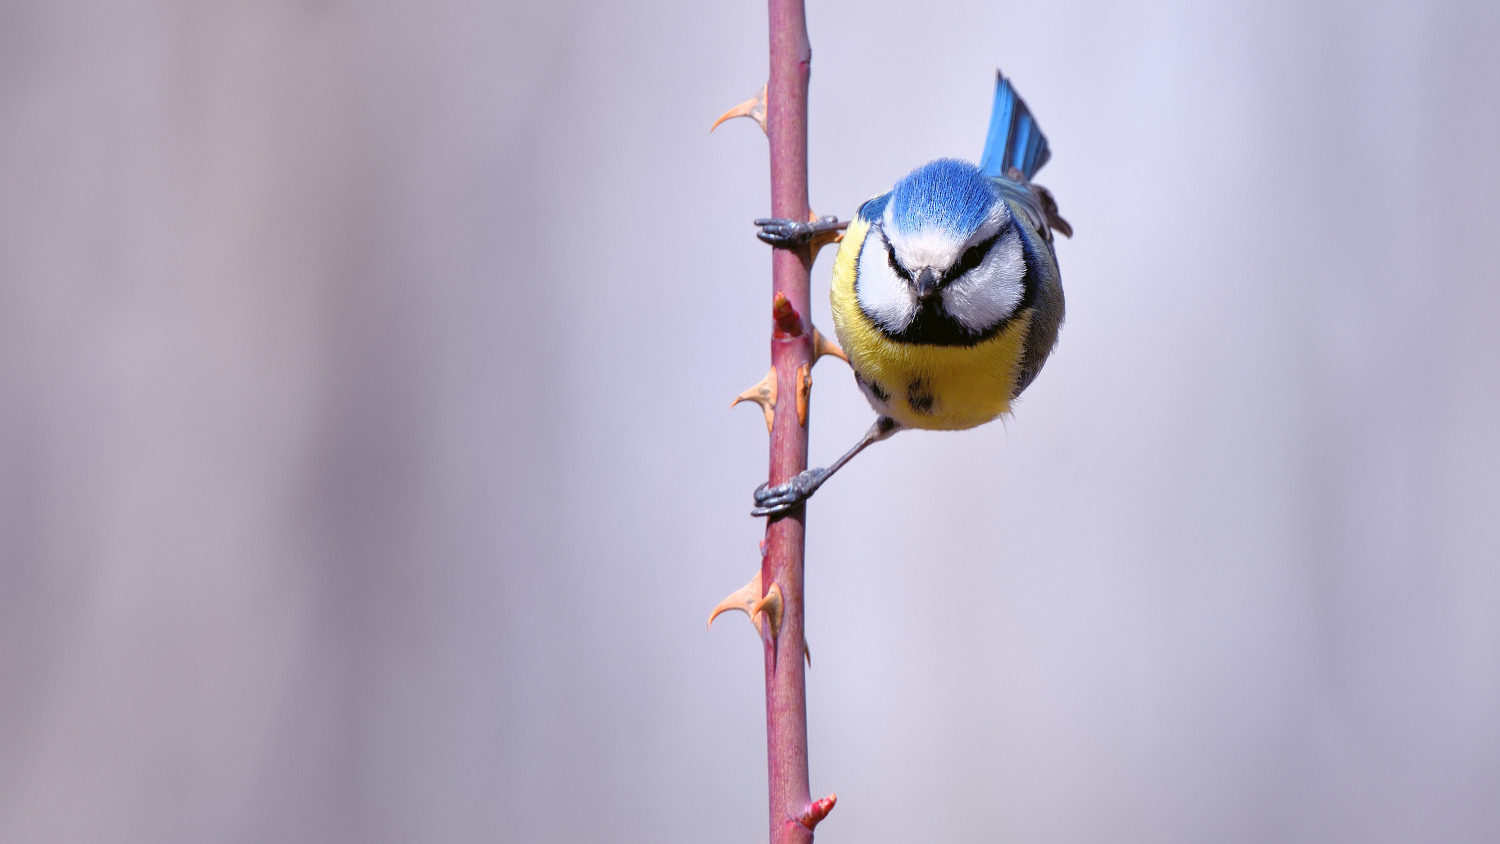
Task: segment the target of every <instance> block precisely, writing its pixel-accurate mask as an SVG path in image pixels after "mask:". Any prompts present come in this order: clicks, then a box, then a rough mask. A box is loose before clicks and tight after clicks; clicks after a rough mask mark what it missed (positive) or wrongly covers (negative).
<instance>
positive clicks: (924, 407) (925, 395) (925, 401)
mask: <svg viewBox="0 0 1500 844" xmlns="http://www.w3.org/2000/svg"><path fill="white" fill-rule="evenodd" d="M932 402H933V396H932V391H931V390H930V389H928V387H927V382H926V381H923V380H922V379H921V378H916V379H913V380H912V382H911V383H910V384H907V385H906V403H907V404H909V405H911V409H912V410H914V411H916V412H917V413H924V414H925V413H931V412H932Z"/></svg>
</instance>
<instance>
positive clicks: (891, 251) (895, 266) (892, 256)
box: [880, 231, 911, 281]
mask: <svg viewBox="0 0 1500 844" xmlns="http://www.w3.org/2000/svg"><path fill="white" fill-rule="evenodd" d="M880 239H881V240H884V241H885V257H886V260H888V261H890V264H891V269H892V270H893V271H894V272H895V273H896V275H898V276H900V277H901V278H903V279H905V280H906V281H911V273H909V272H907V271H906V268H905V267H903V266H901V262H900V261H897V260H896V247H894V246H892V245H891V239H890V238H888V237H886V236H885V232H884V231H882V232H881V233H880Z"/></svg>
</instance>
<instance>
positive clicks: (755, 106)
mask: <svg viewBox="0 0 1500 844" xmlns="http://www.w3.org/2000/svg"><path fill="white" fill-rule="evenodd" d="M735 117H748V118H750V119H751V120H754V121H755V122H756V123H757V124H759V125H760V131H762V132H765V131H766V88H765V86H764V85H762V86H761V88H760V93H759V94H756V95H755V96H753V97H751V98H750V99H748V100H745V101H744V102H742V103H740V104H739V105H737V106H735V107H734V108H732V109H730V110H728V111H726V112H724V113H723V114H721V115H719V119H718V120H715V121H714V125H712V126H710V127H708V131H710V132H712V131H713V130H715V129H717V128H719V124H720V123H723V122H724V121H726V120H729V119H731V118H735Z"/></svg>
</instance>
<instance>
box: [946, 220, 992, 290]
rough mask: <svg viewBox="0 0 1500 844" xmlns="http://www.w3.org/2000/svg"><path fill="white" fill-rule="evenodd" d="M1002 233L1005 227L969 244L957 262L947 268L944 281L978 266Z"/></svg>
mask: <svg viewBox="0 0 1500 844" xmlns="http://www.w3.org/2000/svg"><path fill="white" fill-rule="evenodd" d="M1004 233H1005V227H1002V228H1001V229H1000V231H997V232H995V233H994V234H992V235H990V236H989V237H988V238H985V239H984V240H983V241H981V242H979V243H976V244H974V245H973V246H970V247H969V248H968V249H966V250H964V254H963V257H962V258H959V259H958V263H956V264H954V265H953V266H952V268H950V269H949V270H948V272H947V273H946V274H945V275H944V279H945V280H946V281H952V280H953V279H956V278H958V277H959V276H961V275H963V274H964V273H966V272H968V271H969V270H972V269H974V268H975V267H977V266H979V262H980V261H983V260H984V256H985V255H986V254H988V253H989V251H990V247H991V246H994V245H995V241H997V240H999V239H1000V235H1002V234H1004Z"/></svg>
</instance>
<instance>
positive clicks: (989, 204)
mask: <svg viewBox="0 0 1500 844" xmlns="http://www.w3.org/2000/svg"><path fill="white" fill-rule="evenodd" d="M999 199H1000V193H999V190H998V189H997V188H996V187H995V184H994V182H992V181H990V179H989V178H988V177H986V176H985V175H984V174H983V173H981V172H979V168H978V167H975V166H974V165H973V164H970V163H969V162H967V161H959V160H958V159H956V158H940V159H938V160H937V161H933V162H931V163H929V164H924V165H922V166H921V167H918V168H917V169H915V170H913V171H911V173H910V174H908V175H907V176H906V178H904V179H902V180H901V181H899V182H897V183H896V188H895V190H893V191H891V200H890V202H891V219H892V220H893V221H894V222H895V224H896V229H897V230H899V231H901V232H902V233H911V234H914V233H916V232H917V231H918V230H920V229H924V228H936V229H939V230H941V231H944V232H947V233H949V234H951V235H953V236H954V237H955V238H957V239H960V240H962V239H964V238H967V237H968V236H969V235H970V234H973V233H974V230H975V229H978V228H979V226H980V225H981V224H982V223H984V221H985V219H986V218H987V217H989V215H990V209H991V208H993V207H994V205H995V203H996V202H998V201H999Z"/></svg>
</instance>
